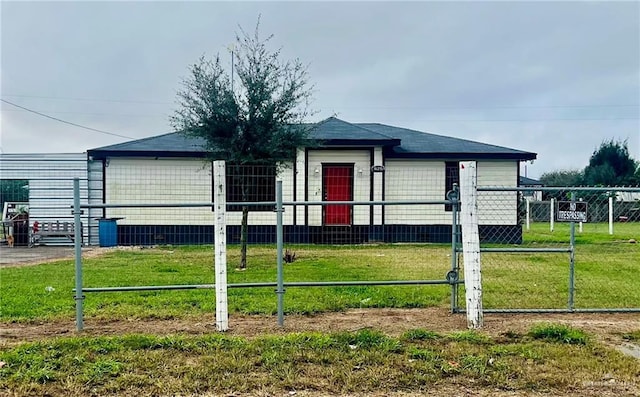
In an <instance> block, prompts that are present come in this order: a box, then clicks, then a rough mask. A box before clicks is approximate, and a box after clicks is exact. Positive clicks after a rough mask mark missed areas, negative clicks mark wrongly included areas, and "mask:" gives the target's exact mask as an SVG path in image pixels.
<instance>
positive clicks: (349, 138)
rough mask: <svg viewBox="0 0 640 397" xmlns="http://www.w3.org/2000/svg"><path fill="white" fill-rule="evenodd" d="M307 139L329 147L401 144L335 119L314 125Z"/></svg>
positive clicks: (366, 129) (330, 118) (380, 134)
mask: <svg viewBox="0 0 640 397" xmlns="http://www.w3.org/2000/svg"><path fill="white" fill-rule="evenodd" d="M309 137H310V138H311V139H317V140H320V141H323V142H325V144H331V145H340V144H349V143H350V144H356V145H361V146H366V145H377V146H389V145H393V146H396V145H400V144H401V142H400V140H399V139H397V138H392V137H390V136H387V135H384V134H382V133H379V132H376V131H373V130H371V129H368V128H363V127H361V126H359V125H358V124H352V123H347V122H346V121H343V120H340V119H337V118H335V117H329V118H328V119H326V120H323V121H321V122H319V123H318V124H316V125H315V126H314V127H313V129H311V132H310V133H309Z"/></svg>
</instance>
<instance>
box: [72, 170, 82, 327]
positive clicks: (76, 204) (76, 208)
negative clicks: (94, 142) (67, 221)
mask: <svg viewBox="0 0 640 397" xmlns="http://www.w3.org/2000/svg"><path fill="white" fill-rule="evenodd" d="M80 214H81V211H80V179H78V178H73V223H74V225H73V230H74V240H73V247H74V250H75V262H76V272H75V273H76V293H75V296H74V299H75V301H76V330H77V331H82V329H83V328H84V321H83V315H82V309H83V307H82V306H83V300H84V295H83V292H84V291H82V222H81V221H80Z"/></svg>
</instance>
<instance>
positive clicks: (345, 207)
mask: <svg viewBox="0 0 640 397" xmlns="http://www.w3.org/2000/svg"><path fill="white" fill-rule="evenodd" d="M322 190H323V193H324V195H323V197H324V201H352V200H353V165H327V164H323V165H322ZM323 212H324V224H325V225H351V205H349V204H336V205H326V206H324V211H323Z"/></svg>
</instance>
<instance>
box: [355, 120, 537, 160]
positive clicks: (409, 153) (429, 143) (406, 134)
mask: <svg viewBox="0 0 640 397" xmlns="http://www.w3.org/2000/svg"><path fill="white" fill-rule="evenodd" d="M357 125H358V126H361V127H364V128H367V129H369V130H372V131H375V132H378V133H381V134H385V135H387V136H390V137H393V138H397V139H400V140H401V142H402V144H401V145H400V146H395V147H393V148H392V149H391V151H390V152H389V153H387V157H388V158H416V157H418V158H426V157H430V158H458V159H460V160H464V159H469V160H472V159H477V158H491V157H501V158H513V159H520V160H532V159H535V158H536V154H535V153H530V152H525V151H522V150H516V149H511V148H506V147H502V146H496V145H489V144H486V143H481V142H475V141H469V140H466V139H460V138H452V137H449V136H443V135H436V134H429V133H426V132H421V131H415V130H410V129H407V128H400V127H394V126H390V125H385V124H377V123H357Z"/></svg>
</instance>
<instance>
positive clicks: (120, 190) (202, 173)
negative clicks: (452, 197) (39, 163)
mask: <svg viewBox="0 0 640 397" xmlns="http://www.w3.org/2000/svg"><path fill="white" fill-rule="evenodd" d="M306 156H307V157H306V159H307V166H306V167H305V164H304V162H305V153H304V150H300V151H299V152H298V155H297V158H296V164H295V167H294V166H293V164H289V165H287V166H285V167H282V169H281V170H280V173H279V176H278V179H281V180H282V182H283V200H284V201H285V202H287V201H288V202H291V201H304V200H305V197H306V199H307V200H308V201H311V202H314V201H316V202H322V165H323V164H325V165H326V164H353V165H354V178H353V193H354V197H353V199H354V201H369V200H371V199H373V200H383V199H384V200H386V201H402V200H416V201H417V200H443V199H444V198H445V162H444V161H425V160H387V161H386V162H385V171H384V172H373V171H372V170H371V158H372V151H371V150H310V151H309V152H308V153H307V154H306ZM373 159H374V163H376V165H381V163H382V153H381V151H379V150H375V151H373ZM108 163H109V165H108V166H107V167H105V174H106V184H105V187H106V190H105V200H106V203H118V204H143V203H196V202H198V203H205V202H211V199H212V196H211V184H212V181H211V166H210V164H206V163H204V162H203V161H202V160H201V159H143V158H111V159H110V160H109V162H108ZM517 165H518V164H517V162H515V161H479V162H478V186H517ZM94 168H95V167H94ZM294 168H295V169H294ZM316 171H317V172H316ZM294 172H295V174H294ZM93 174H97V170H94V172H93V173H92V175H93ZM294 179H295V182H294ZM372 182H373V183H372ZM101 183H102V181H101V180H92V181H91V185H90V186H91V187H92V188H94V189H98V187H99V184H101ZM294 185H295V192H294ZM383 187H384V191H383ZM372 188H373V191H372V190H371V189H372ZM305 189H306V192H305ZM305 193H306V195H305ZM383 196H384V197H383ZM99 200H100V199H99V198H95V197H94V198H92V200H91V201H92V202H94V203H95V202H98V201H99ZM478 206H479V209H480V224H486V225H492V224H516V223H517V193H516V192H480V194H479V197H478ZM306 211H307V216H306V219H307V220H308V222H307V223H305V208H304V206H300V207H297V208H296V210H295V211H294V209H293V206H287V208H285V213H284V223H285V224H286V225H294V224H297V225H307V226H322V206H320V205H311V206H309V207H308V208H307V209H306ZM383 213H384V219H383ZM93 215H96V213H94V214H92V216H93ZM104 215H105V216H106V217H109V218H112V217H117V218H124V219H122V220H120V221H119V222H118V223H119V224H122V225H127V224H130V225H134V224H135V225H176V224H178V225H179V224H190V225H211V224H213V219H214V218H213V213H212V211H211V209H210V208H208V207H200V208H133V209H132V208H110V209H107V210H106V211H105V212H104ZM100 216H101V215H100ZM241 217H242V213H241V212H240V211H230V212H228V213H227V222H228V224H230V225H240V223H241ZM372 217H373V224H374V225H381V224H386V225H420V224H443V225H444V224H450V223H451V212H448V211H445V209H444V205H422V204H421V205H387V206H385V207H384V208H382V206H373V212H371V206H369V205H356V206H354V209H353V224H354V225H369V224H372V222H371V218H372ZM294 218H295V219H294ZM274 223H275V213H274V212H273V211H252V212H251V213H250V214H249V224H252V225H273V224H274Z"/></svg>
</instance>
